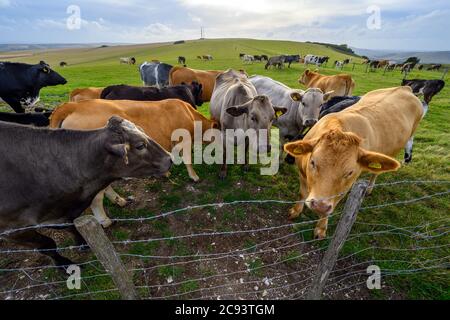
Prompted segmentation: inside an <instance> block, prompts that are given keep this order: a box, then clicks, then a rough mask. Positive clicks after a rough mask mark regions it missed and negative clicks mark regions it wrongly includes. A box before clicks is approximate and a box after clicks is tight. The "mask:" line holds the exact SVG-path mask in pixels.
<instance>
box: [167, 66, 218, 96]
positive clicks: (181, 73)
mask: <svg viewBox="0 0 450 320" xmlns="http://www.w3.org/2000/svg"><path fill="white" fill-rule="evenodd" d="M220 73H222V71H213V70H210V71H204V70H195V69H190V68H186V67H174V68H173V69H172V70H170V73H169V84H170V85H171V86H175V85H181V84H183V83H192V82H197V83H200V84H201V85H202V89H203V95H202V100H203V102H209V101H210V100H211V96H212V93H213V90H214V85H215V82H216V77H217V75H219V74H220Z"/></svg>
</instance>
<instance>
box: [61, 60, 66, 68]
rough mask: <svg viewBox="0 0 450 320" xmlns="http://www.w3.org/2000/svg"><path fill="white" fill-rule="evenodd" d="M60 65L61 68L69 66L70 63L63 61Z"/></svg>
mask: <svg viewBox="0 0 450 320" xmlns="http://www.w3.org/2000/svg"><path fill="white" fill-rule="evenodd" d="M59 66H60V67H61V68H64V67H67V66H68V64H67V62H64V61H62V62H60V63H59Z"/></svg>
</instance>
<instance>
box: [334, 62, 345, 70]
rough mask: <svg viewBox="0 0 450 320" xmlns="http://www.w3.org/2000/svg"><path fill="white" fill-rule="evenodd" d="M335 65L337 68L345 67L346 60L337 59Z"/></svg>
mask: <svg viewBox="0 0 450 320" xmlns="http://www.w3.org/2000/svg"><path fill="white" fill-rule="evenodd" d="M334 67H335V68H336V69H342V68H343V67H344V62H343V61H338V60H336V61H335V62H334Z"/></svg>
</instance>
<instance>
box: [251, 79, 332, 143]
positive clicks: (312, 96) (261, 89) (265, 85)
mask: <svg viewBox="0 0 450 320" xmlns="http://www.w3.org/2000/svg"><path fill="white" fill-rule="evenodd" d="M250 82H251V83H252V84H253V85H254V86H255V88H256V91H257V93H258V94H263V95H267V96H268V97H269V98H270V100H271V102H272V103H273V104H275V105H279V106H283V107H286V108H287V112H286V113H285V114H284V115H282V116H281V117H279V118H278V119H276V120H275V121H274V122H273V125H274V126H275V127H277V128H279V129H280V139H281V145H283V144H284V143H286V142H287V141H290V140H292V139H294V138H295V137H297V136H298V135H299V134H301V133H302V132H303V131H304V130H305V129H307V128H310V127H312V126H314V125H315V124H316V123H317V121H318V120H319V114H320V107H321V106H322V104H323V103H324V101H327V100H328V99H329V98H330V97H331V95H332V94H333V92H332V91H331V92H327V93H325V94H324V93H323V92H322V91H321V90H320V89H316V88H312V89H308V90H307V91H303V90H299V89H291V88H289V87H288V86H286V85H284V84H282V83H281V82H278V81H275V80H273V79H271V78H268V77H263V76H253V77H250Z"/></svg>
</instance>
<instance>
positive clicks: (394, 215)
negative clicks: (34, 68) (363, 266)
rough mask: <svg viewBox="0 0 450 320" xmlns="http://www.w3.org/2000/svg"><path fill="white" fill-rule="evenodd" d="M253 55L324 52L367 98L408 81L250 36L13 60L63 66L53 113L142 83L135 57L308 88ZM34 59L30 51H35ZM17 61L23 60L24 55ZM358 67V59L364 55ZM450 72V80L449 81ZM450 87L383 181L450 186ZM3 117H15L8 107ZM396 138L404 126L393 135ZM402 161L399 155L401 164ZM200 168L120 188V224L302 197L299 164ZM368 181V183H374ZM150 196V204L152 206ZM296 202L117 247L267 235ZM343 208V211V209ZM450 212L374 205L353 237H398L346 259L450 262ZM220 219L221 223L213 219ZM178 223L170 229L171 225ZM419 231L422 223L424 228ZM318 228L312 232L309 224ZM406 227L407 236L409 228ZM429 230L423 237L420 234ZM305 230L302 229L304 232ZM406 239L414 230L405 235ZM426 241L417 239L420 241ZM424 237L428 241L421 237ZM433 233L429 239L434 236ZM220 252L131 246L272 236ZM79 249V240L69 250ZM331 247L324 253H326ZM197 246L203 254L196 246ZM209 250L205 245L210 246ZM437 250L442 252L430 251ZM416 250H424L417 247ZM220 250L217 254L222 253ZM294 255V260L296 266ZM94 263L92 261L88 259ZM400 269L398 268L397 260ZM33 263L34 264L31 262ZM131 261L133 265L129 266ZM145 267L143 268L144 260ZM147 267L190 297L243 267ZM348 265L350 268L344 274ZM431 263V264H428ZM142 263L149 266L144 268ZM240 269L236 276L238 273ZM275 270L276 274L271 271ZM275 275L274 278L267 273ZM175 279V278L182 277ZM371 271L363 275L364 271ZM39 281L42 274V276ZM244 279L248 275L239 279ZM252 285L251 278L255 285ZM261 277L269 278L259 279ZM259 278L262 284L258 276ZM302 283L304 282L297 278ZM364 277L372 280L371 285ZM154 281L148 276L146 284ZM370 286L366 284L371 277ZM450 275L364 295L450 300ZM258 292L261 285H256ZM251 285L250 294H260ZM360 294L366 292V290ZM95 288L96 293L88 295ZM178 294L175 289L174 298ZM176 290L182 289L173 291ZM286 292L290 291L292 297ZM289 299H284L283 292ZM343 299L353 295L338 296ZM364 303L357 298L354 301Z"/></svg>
mask: <svg viewBox="0 0 450 320" xmlns="http://www.w3.org/2000/svg"><path fill="white" fill-rule="evenodd" d="M241 52H244V53H248V54H267V55H275V54H301V55H302V56H304V55H305V54H317V55H328V56H330V57H331V59H330V60H331V63H330V64H329V67H324V68H321V70H320V71H321V73H323V74H336V73H340V72H345V73H350V74H351V75H352V76H353V78H354V79H355V81H356V84H357V85H356V91H355V92H354V93H355V94H357V95H363V94H365V93H367V92H369V91H371V90H375V89H379V88H386V87H393V86H398V85H399V84H400V82H401V80H402V75H401V74H400V72H390V73H387V74H386V75H383V72H382V71H377V72H369V73H366V72H365V67H364V66H362V65H356V66H355V68H354V70H353V66H352V65H350V66H347V67H346V68H345V69H344V70H343V71H340V70H339V71H338V70H335V69H333V68H332V66H331V64H332V61H334V60H338V59H339V60H341V59H344V58H346V57H347V56H346V55H344V54H342V53H339V52H337V51H334V50H332V49H330V48H326V47H324V46H321V45H317V44H305V43H297V42H289V41H261V40H249V39H222V40H203V41H200V40H199V41H188V42H186V43H185V44H180V45H173V44H167V43H166V44H151V45H134V46H117V47H107V48H81V49H80V48H79V49H68V50H49V51H45V52H42V51H37V52H33V55H32V56H25V57H20V58H15V59H14V58H13V59H9V60H11V61H21V62H29V63H36V62H38V61H39V60H45V61H47V62H48V63H50V64H51V65H52V66H54V69H55V70H57V71H58V72H60V73H61V74H62V75H63V76H64V77H66V78H67V80H68V84H67V85H66V86H59V87H55V88H46V89H44V90H43V91H42V96H41V101H42V103H44V104H45V105H46V106H47V107H54V106H55V105H57V104H60V103H62V102H64V101H67V99H68V93H69V92H70V91H71V90H72V89H74V88H79V87H87V86H106V85H111V84H120V83H127V84H135V85H140V84H141V80H140V77H139V72H138V66H128V65H120V64H119V57H122V56H135V57H136V58H137V60H138V63H141V62H143V61H145V60H151V59H158V60H161V61H164V62H167V63H170V64H174V65H175V64H176V61H177V57H178V56H179V55H182V56H185V57H187V64H188V66H189V67H193V68H199V69H205V70H207V69H215V70H223V69H227V68H235V69H245V70H246V71H247V72H248V73H249V74H262V75H267V76H269V77H272V78H274V79H276V80H278V81H281V82H283V83H285V84H287V85H289V86H290V87H292V88H300V87H301V86H300V85H299V84H298V78H299V76H300V75H301V73H302V72H303V71H304V70H305V67H304V66H303V65H299V64H294V65H292V68H291V69H288V68H285V69H283V70H269V71H266V70H265V69H264V64H261V63H254V64H250V65H246V64H244V63H243V62H242V61H240V60H239V53H241ZM26 53H29V52H26ZM17 54H24V53H23V52H18V53H17ZM203 54H211V55H213V56H214V58H215V59H214V60H213V61H200V60H197V59H196V57H197V56H198V55H203ZM352 58H353V61H355V62H359V61H360V60H359V59H358V58H354V57H352ZM60 61H66V62H67V63H69V67H67V68H59V66H58V65H59V62H60ZM441 75H442V74H441V73H438V72H428V71H422V72H418V71H414V72H413V73H412V74H411V75H410V76H409V77H410V78H426V79H437V78H440V77H441ZM448 79H449V75H447V77H446V80H447V82H448ZM449 96H450V87H448V86H447V87H446V88H445V89H444V90H443V92H441V94H440V95H438V96H436V97H435V98H434V100H433V102H432V104H431V108H430V112H429V114H428V115H427V117H426V118H425V119H424V121H423V123H422V124H421V126H420V128H419V130H418V132H417V134H416V139H415V153H414V160H413V163H412V164H411V165H408V166H404V167H403V168H401V170H400V171H399V172H398V173H395V174H386V175H383V176H381V177H380V178H379V180H378V182H379V183H383V182H393V181H401V180H412V181H415V180H446V181H449V180H450V166H449V164H450V152H449V150H450V123H449V121H448V119H449V118H450V109H449V106H450V102H449ZM208 107H209V105H208V104H204V105H203V106H202V107H201V108H200V109H199V110H200V111H201V112H202V113H204V114H205V115H208V113H209V111H208ZM3 110H10V109H9V108H8V107H6V106H4V105H3ZM392 130H393V131H395V130H396V128H392ZM401 157H402V155H399V159H401ZM195 170H196V171H197V173H198V174H199V176H200V178H201V179H202V180H201V182H199V183H198V184H193V183H191V182H190V181H189V178H188V177H187V174H186V172H185V168H184V167H183V166H180V167H176V168H174V170H173V173H172V176H171V178H170V180H169V181H155V180H142V181H141V180H140V181H138V182H131V184H130V183H127V182H121V183H118V184H117V187H118V188H119V190H120V192H121V193H123V194H126V195H133V196H134V197H135V198H136V199H135V203H134V204H132V205H131V206H129V207H127V208H125V209H119V208H117V207H115V206H112V205H110V204H108V209H109V212H110V214H111V216H112V217H140V216H143V215H152V214H154V213H160V212H164V211H168V210H174V209H178V208H182V207H184V206H189V205H196V204H205V203H217V202H223V201H226V202H229V201H234V200H255V199H256V200H266V199H282V200H297V199H298V198H297V197H298V195H297V193H298V177H297V171H296V168H295V167H292V166H287V165H284V164H282V166H281V169H280V172H279V174H278V175H276V176H273V177H272V176H261V175H260V174H259V168H258V166H253V167H252V168H251V170H250V172H247V173H244V172H243V171H242V168H241V167H240V166H231V167H230V170H229V177H228V178H227V180H226V181H219V180H218V177H217V175H218V170H219V168H218V166H206V165H199V166H195ZM365 177H366V176H365ZM447 189H448V184H437V183H436V184H434V183H428V184H427V183H423V184H421V183H414V184H400V185H396V186H389V185H385V186H379V187H377V188H376V189H375V191H374V193H373V195H372V196H371V197H368V198H367V199H366V200H365V202H364V206H377V205H383V204H389V203H393V202H397V201H405V200H409V199H414V198H418V197H422V196H426V195H429V194H434V193H439V192H444V191H447ZM149 199H151V201H149ZM288 208H289V206H288V205H270V206H269V205H261V206H257V205H254V206H250V205H248V206H239V207H229V208H216V209H211V210H209V209H199V210H195V212H188V213H186V214H180V215H177V216H176V217H171V219H169V220H168V221H165V220H164V221H158V222H155V223H154V224H149V225H145V226H143V227H141V226H140V225H139V228H134V227H133V226H130V225H127V224H125V225H118V226H114V227H113V228H112V229H111V230H109V231H108V234H109V236H110V237H111V238H112V239H113V240H124V239H137V238H144V239H147V238H148V237H149V235H151V236H154V237H158V236H164V237H170V236H176V235H180V234H192V233H201V232H203V231H204V230H219V231H231V230H242V229H252V228H260V227H261V226H274V225H284V224H286V223H288V221H287V219H286V216H287V210H288ZM341 208H342V206H341V207H340V208H339V209H338V211H340V209H341ZM449 212H450V201H449V198H448V196H444V197H436V198H430V199H424V200H422V201H418V202H414V203H409V204H400V205H391V206H386V207H380V208H374V209H371V210H368V211H363V212H362V213H361V214H360V215H359V217H358V224H357V225H356V226H355V228H354V230H353V231H352V235H361V234H362V233H365V232H373V231H378V230H380V229H379V228H381V227H382V226H394V228H399V229H396V232H393V233H385V234H383V233H380V234H378V235H367V236H358V237H357V238H354V239H353V240H352V241H349V242H348V243H347V244H346V246H345V248H344V254H349V255H350V254H354V256H353V258H352V259H355V260H356V262H355V261H353V260H351V261H353V262H352V263H357V262H366V261H374V260H375V261H377V264H378V265H380V266H381V267H382V269H383V268H385V269H394V270H402V269H404V270H405V269H406V270H409V269H414V268H421V267H424V266H428V264H429V263H428V262H427V261H436V259H441V260H442V257H447V263H448V245H449V244H450V236H449V234H448V232H447V233H446V234H444V235H440V234H441V232H442V230H444V231H445V230H447V231H448V216H449ZM211 217H214V219H212V218H211ZM316 218H317V217H316V215H315V214H312V213H310V212H307V213H306V218H305V216H303V217H301V218H299V221H303V220H311V219H316ZM446 219H447V220H446ZM336 221H337V220H336V217H334V218H332V219H331V226H330V231H329V233H330V234H332V233H333V229H334V226H333V224H334V223H336ZM169 222H170V223H169ZM423 225H425V227H424V229H420V228H419V227H416V226H423ZM308 227H310V226H308ZM406 227H414V228H415V229H414V228H413V229H408V230H413V231H414V232H413V231H411V232H410V233H407V234H408V235H410V236H409V237H405V236H404V235H401V234H402V233H401V232H400V231H401V230H403V229H401V228H406ZM405 230H406V229H405ZM418 230H420V233H418V232H419V231H418ZM439 230H440V231H439ZM296 231H297V230H296ZM405 232H406V231H405ZM416 235H417V237H416ZM277 236H280V237H281V236H282V235H280V234H277V233H275V232H274V233H272V234H271V237H274V238H276V237H277ZM297 236H298V237H301V240H302V241H305V240H311V232H310V231H309V232H306V233H304V234H301V235H297ZM422 236H423V238H422ZM425 236H427V237H428V236H429V237H430V238H427V237H425ZM217 240H218V241H217V243H216V247H214V248H212V247H210V246H206V245H205V244H203V243H202V242H200V241H199V242H195V243H192V242H190V240H189V239H187V240H185V241H184V240H176V241H175V240H173V241H170V242H165V243H162V244H161V245H159V243H156V244H155V245H154V246H153V245H152V246H144V245H142V246H131V247H130V248H129V250H130V252H131V253H134V254H141V255H149V254H150V255H176V254H178V255H179V254H182V255H188V254H195V253H196V252H197V249H198V247H201V248H202V250H201V251H205V250H206V251H207V250H211V251H208V252H210V253H213V252H226V251H228V250H235V249H236V248H243V247H245V248H247V247H250V248H251V247H252V246H254V245H255V244H256V243H260V242H262V241H263V240H265V239H258V238H254V237H249V236H242V237H241V236H234V237H232V238H230V239H221V238H218V239H217ZM69 244H70V243H69ZM325 245H326V242H325V243H324V245H323V247H325ZM196 246H197V247H196ZM205 247H206V248H205ZM376 247H384V248H393V249H394V250H377V249H373V250H372V249H371V250H368V248H369V249H370V248H376ZM426 247H433V248H434V249H426ZM308 248H309V247H308ZM417 248H425V249H420V250H418V249H417ZM213 249H214V250H213ZM283 257H291V259H290V260H293V262H292V261H291V262H292V264H291V263H289V264H286V265H283V266H282V267H283V271H282V272H284V273H287V272H293V271H294V272H295V271H298V270H302V268H307V267H310V264H309V262H308V261H309V260H308V259H305V258H303V259H304V260H303V259H301V258H299V259H298V260H296V258H295V257H299V253H298V251H296V250H293V251H290V252H284V253H283V254H281V253H280V254H279V256H278V255H277V256H276V257H275V258H274V259H275V260H274V261H279V260H280V259H282V258H283ZM292 257H294V259H292ZM272 258H273V257H261V258H258V259H259V260H255V261H253V262H252V263H253V264H252V263H251V265H258V266H264V265H265V264H270V263H271V262H273V261H271V260H270V259H272ZM81 260H82V261H84V260H89V258H86V257H85V258H83V259H81ZM393 260H394V261H396V262H392V261H393ZM31 261H33V260H31ZM390 261H391V262H390ZM127 262H128V261H127ZM36 263H37V264H38V265H40V264H45V263H46V260H45V259H44V260H43V261H41V262H40V264H39V262H36ZM139 263H141V262H139ZM142 263H144V264H145V266H148V264H150V265H151V266H152V267H154V269H155V270H156V271H157V272H156V273H155V274H153V273H152V274H151V275H150V276H151V278H150V282H151V284H158V283H164V282H165V280H166V278H167V275H171V276H174V278H175V280H176V281H188V282H187V283H188V284H189V286H188V287H183V288H181V289H180V290H183V291H184V292H186V291H188V292H189V291H190V290H192V289H193V288H194V289H195V288H198V287H201V285H203V283H201V282H198V281H195V280H192V281H191V282H189V281H190V279H196V278H197V277H198V276H199V273H202V274H201V275H206V274H208V275H211V274H222V273H225V271H224V270H223V269H224V268H227V269H228V272H230V271H233V270H234V269H236V268H237V267H236V265H235V264H234V263H230V264H228V265H226V264H225V265H224V266H222V265H220V264H216V265H208V266H204V265H200V267H199V268H188V267H186V268H184V267H183V268H178V267H177V268H169V269H168V268H167V267H166V268H165V269H164V268H161V267H158V265H152V263H153V264H154V263H156V262H155V261H153V260H149V261H147V260H145V261H144V262H142ZM345 263H347V260H346V261H344V265H340V267H345V266H346V264H345ZM427 263H428V264H427ZM6 265H8V266H9V267H12V266H17V267H20V266H21V261H20V260H18V261H15V260H14V257H9V259H5V261H3V260H2V261H1V262H0V269H1V268H2V266H3V267H4V266H6ZM138 265H140V264H138ZM233 268H234V269H233ZM272 269H273V268H272ZM266 271H267V272H268V273H265V272H266ZM269 271H270V270H265V271H264V272H263V274H264V275H268V274H269ZM88 272H89V274H95V273H96V270H95V269H88ZM175 274H176V276H175ZM363 274H365V273H364V271H363ZM46 275H47V276H48V277H49V278H50V279H51V280H53V281H55V280H59V279H60V276H59V275H58V274H48V273H46ZM257 275H260V273H251V274H249V275H246V276H245V280H246V281H247V280H255V277H257ZM38 276H39V275H38ZM135 276H136V277H135V278H136V279H141V278H140V277H141V275H138V274H136V275H135ZM239 277H240V276H239ZM239 277H238V278H236V279H234V278H233V279H228V282H227V283H232V281H237V282H239V280H240V279H239ZM248 278H249V279H248ZM260 278H262V276H261V277H260ZM256 279H257V278H256ZM294 280H295V279H294ZM363 280H364V279H363ZM146 281H149V278H146ZM364 281H365V280H364ZM449 281H450V276H449V272H448V270H442V268H441V269H437V270H435V271H430V272H417V273H410V274H406V275H397V276H393V277H389V278H386V279H384V278H383V285H384V287H383V290H381V291H367V290H365V291H364V288H363V289H361V290H362V291H364V292H365V293H364V295H366V297H369V298H395V297H397V298H398V297H400V298H405V297H407V298H416V299H433V298H434V299H448V298H449V296H448V294H449V291H448V284H449ZM107 284H109V282H105V281H101V280H98V281H97V280H91V281H90V283H89V286H90V290H94V289H95V290H102V289H107ZM252 288H253V287H252ZM252 288H251V289H250V290H252ZM358 289H359V288H358ZM87 291H89V290H87ZM165 293H167V292H163V291H161V292H160V291H157V292H156V291H155V292H152V294H154V295H156V296H159V295H164V294H165ZM169 293H170V292H169ZM172 293H173V292H172ZM284 294H285V293H284ZM282 296H285V295H282ZM96 297H99V298H107V297H109V296H107V295H106V296H102V295H100V296H96ZM332 297H341V298H345V296H332ZM352 297H355V298H357V297H358V296H354V295H352ZM185 298H198V297H197V296H196V295H191V296H189V295H188V296H185Z"/></svg>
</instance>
